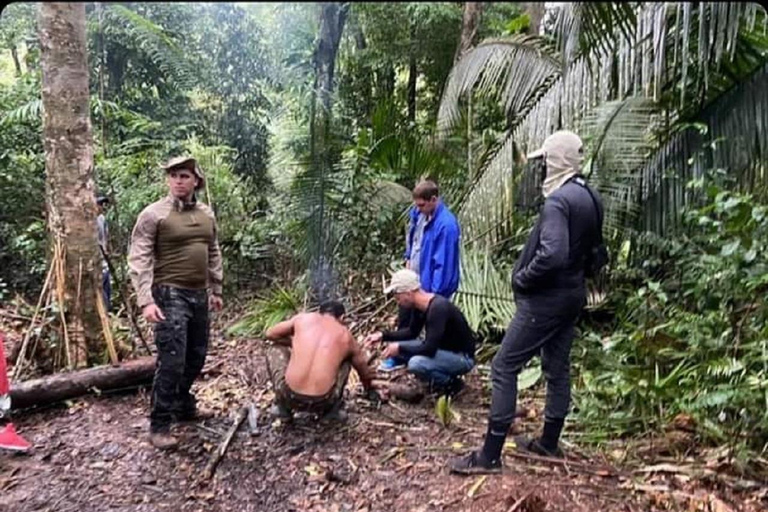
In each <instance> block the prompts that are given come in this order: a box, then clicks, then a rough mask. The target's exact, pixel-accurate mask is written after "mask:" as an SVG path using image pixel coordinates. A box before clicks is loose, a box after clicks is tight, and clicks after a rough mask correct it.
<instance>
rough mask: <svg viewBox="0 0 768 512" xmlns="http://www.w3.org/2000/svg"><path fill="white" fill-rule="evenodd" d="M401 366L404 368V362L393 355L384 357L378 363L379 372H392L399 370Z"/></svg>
mask: <svg viewBox="0 0 768 512" xmlns="http://www.w3.org/2000/svg"><path fill="white" fill-rule="evenodd" d="M401 368H405V363H403V362H402V361H400V360H399V359H395V358H394V357H388V358H386V359H385V360H383V361H382V362H381V364H380V365H379V371H380V372H394V371H395V370H400V369H401Z"/></svg>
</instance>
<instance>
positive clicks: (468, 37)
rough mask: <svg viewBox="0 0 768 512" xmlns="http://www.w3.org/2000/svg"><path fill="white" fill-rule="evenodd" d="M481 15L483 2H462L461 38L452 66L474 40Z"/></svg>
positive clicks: (470, 46)
mask: <svg viewBox="0 0 768 512" xmlns="http://www.w3.org/2000/svg"><path fill="white" fill-rule="evenodd" d="M482 13H483V2H464V17H463V19H462V21H461V38H460V39H459V46H458V48H456V54H455V55H454V57H453V62H454V64H455V63H456V62H458V60H459V59H460V58H461V56H462V55H464V54H465V53H466V52H467V51H468V50H469V49H470V48H472V43H473V41H474V40H475V34H477V27H478V26H479V25H480V15H481V14H482Z"/></svg>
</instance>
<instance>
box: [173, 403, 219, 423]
mask: <svg viewBox="0 0 768 512" xmlns="http://www.w3.org/2000/svg"><path fill="white" fill-rule="evenodd" d="M214 416H216V413H215V412H213V411H212V410H211V409H206V408H204V407H197V408H196V409H194V410H190V411H184V412H180V413H178V414H177V415H176V421H179V422H187V421H203V420H209V419H211V418H213V417H214Z"/></svg>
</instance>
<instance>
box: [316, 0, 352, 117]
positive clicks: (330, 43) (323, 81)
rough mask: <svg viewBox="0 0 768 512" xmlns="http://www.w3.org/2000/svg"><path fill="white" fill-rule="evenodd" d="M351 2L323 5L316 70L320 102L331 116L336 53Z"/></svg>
mask: <svg viewBox="0 0 768 512" xmlns="http://www.w3.org/2000/svg"><path fill="white" fill-rule="evenodd" d="M348 10H349V4H341V3H340V2H326V3H324V4H323V5H322V15H321V20H320V37H319V39H318V41H317V48H316V50H315V70H316V73H317V77H318V83H317V85H318V92H319V93H320V103H321V105H322V106H323V109H324V110H326V111H327V112H328V114H327V115H328V116H329V117H330V111H331V97H332V94H333V75H334V70H335V68H336V53H337V52H338V51H339V43H340V42H341V33H342V31H343V30H344V23H345V22H346V20H347V12H348Z"/></svg>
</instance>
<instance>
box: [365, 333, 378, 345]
mask: <svg viewBox="0 0 768 512" xmlns="http://www.w3.org/2000/svg"><path fill="white" fill-rule="evenodd" d="M382 336H383V335H382V334H381V332H372V333H371V334H369V335H368V336H366V337H365V340H364V341H363V344H364V345H365V346H366V347H370V346H371V345H373V344H374V343H378V342H379V341H381V338H382Z"/></svg>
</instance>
